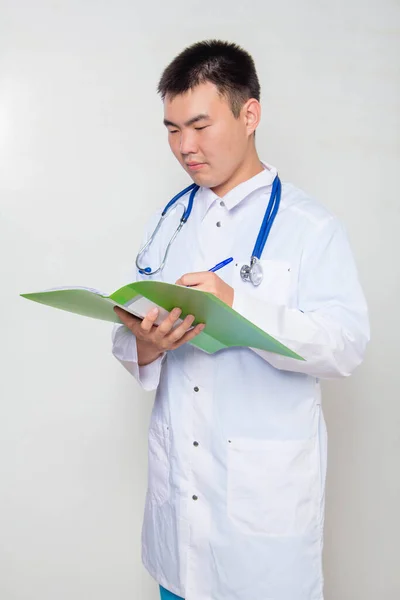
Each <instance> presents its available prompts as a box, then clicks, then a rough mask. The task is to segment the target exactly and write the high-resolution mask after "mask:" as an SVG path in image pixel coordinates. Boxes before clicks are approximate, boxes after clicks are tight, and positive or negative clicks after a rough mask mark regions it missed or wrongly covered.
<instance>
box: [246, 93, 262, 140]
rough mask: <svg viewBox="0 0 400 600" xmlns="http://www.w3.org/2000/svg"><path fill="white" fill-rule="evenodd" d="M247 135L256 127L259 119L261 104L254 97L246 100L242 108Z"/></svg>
mask: <svg viewBox="0 0 400 600" xmlns="http://www.w3.org/2000/svg"><path fill="white" fill-rule="evenodd" d="M242 111H243V116H244V119H245V124H246V128H247V133H248V135H251V134H252V133H254V132H255V130H256V129H257V127H258V125H259V123H260V121H261V104H260V103H259V102H258V100H256V99H255V98H250V100H247V102H246V104H245V105H244V106H243V108H242Z"/></svg>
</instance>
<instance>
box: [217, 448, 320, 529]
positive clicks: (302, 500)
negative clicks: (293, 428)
mask: <svg viewBox="0 0 400 600" xmlns="http://www.w3.org/2000/svg"><path fill="white" fill-rule="evenodd" d="M318 495H319V458H318V451H317V440H316V439H315V438H312V439H309V440H295V441H293V440H288V441H286V440H285V441H281V440H252V439H243V438H242V439H232V440H231V441H230V442H229V444H228V515H229V517H230V519H231V520H232V521H233V522H234V523H235V525H236V526H237V527H238V528H239V529H240V530H241V531H242V532H243V533H247V534H251V535H264V536H294V535H302V534H303V533H305V532H306V531H307V530H308V529H309V528H310V527H311V526H312V525H313V524H315V519H316V517H317V515H318V510H317V508H318Z"/></svg>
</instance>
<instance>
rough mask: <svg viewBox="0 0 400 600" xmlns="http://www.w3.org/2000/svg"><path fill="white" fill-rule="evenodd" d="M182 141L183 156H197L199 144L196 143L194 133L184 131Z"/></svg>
mask: <svg viewBox="0 0 400 600" xmlns="http://www.w3.org/2000/svg"><path fill="white" fill-rule="evenodd" d="M180 141H181V143H180V148H179V150H180V152H181V154H183V155H187V154H196V152H197V143H196V139H195V135H194V132H192V131H182V133H181V140H180Z"/></svg>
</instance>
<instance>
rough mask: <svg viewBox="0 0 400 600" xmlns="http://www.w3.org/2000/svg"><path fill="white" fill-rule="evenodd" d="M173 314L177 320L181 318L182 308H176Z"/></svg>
mask: <svg viewBox="0 0 400 600" xmlns="http://www.w3.org/2000/svg"><path fill="white" fill-rule="evenodd" d="M172 312H173V315H174V317H175V318H176V319H177V318H178V317H179V316H180V314H181V312H182V309H181V308H174V310H173V311H172Z"/></svg>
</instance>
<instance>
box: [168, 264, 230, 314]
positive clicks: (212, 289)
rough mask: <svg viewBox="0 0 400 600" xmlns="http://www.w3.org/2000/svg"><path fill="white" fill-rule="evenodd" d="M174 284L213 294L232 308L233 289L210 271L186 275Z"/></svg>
mask: <svg viewBox="0 0 400 600" xmlns="http://www.w3.org/2000/svg"><path fill="white" fill-rule="evenodd" d="M176 284H177V285H185V286H188V287H194V288H196V289H197V290H201V291H203V292H209V293H210V294H214V296H217V298H219V299H220V300H222V302H225V304H227V305H228V306H231V307H232V304H233V296H234V289H233V288H232V287H231V286H230V285H228V284H227V283H225V281H223V280H222V279H221V278H220V277H218V275H216V274H215V273H213V272H212V271H201V272H199V273H186V274H185V275H182V277H181V278H180V279H178V281H176Z"/></svg>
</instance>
